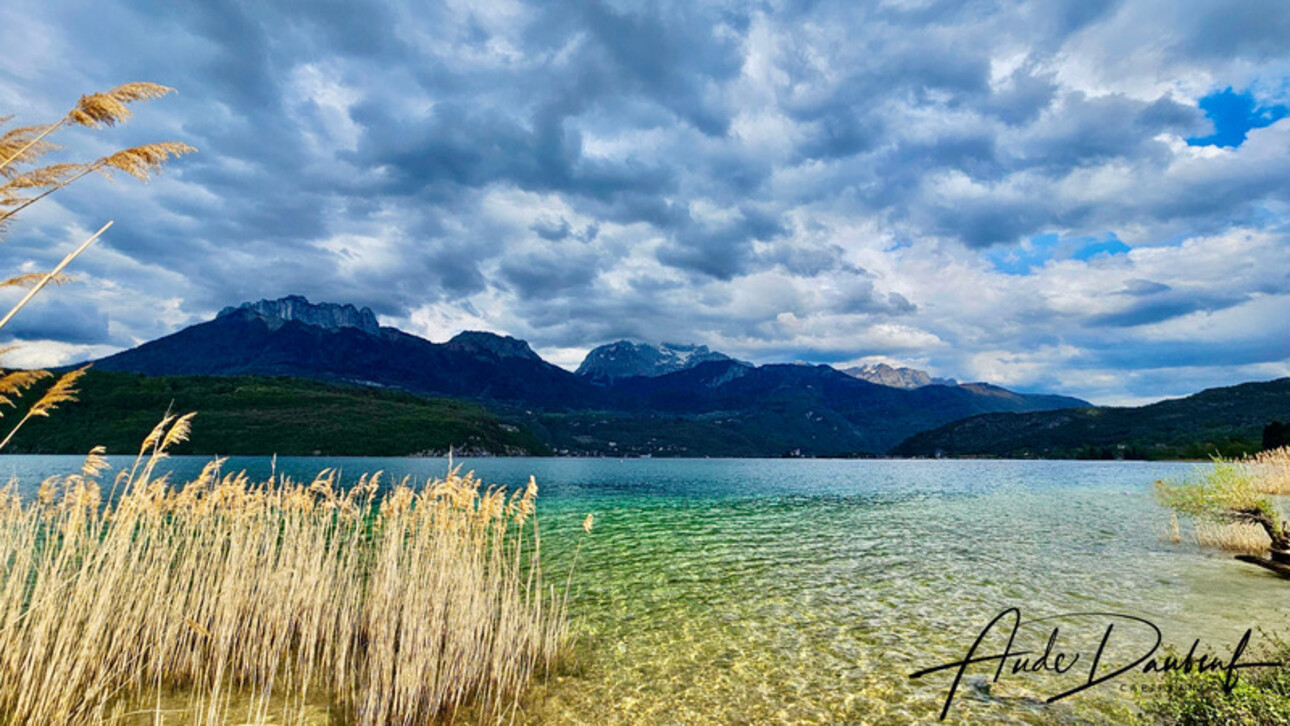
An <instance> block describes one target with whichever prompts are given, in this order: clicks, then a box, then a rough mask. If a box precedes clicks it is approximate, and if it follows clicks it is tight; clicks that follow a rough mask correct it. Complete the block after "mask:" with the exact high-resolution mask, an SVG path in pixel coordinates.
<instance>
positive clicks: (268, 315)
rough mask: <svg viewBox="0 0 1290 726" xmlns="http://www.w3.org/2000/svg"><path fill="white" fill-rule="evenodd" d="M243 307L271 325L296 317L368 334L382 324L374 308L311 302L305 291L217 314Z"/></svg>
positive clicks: (229, 309) (233, 310) (230, 309)
mask: <svg viewBox="0 0 1290 726" xmlns="http://www.w3.org/2000/svg"><path fill="white" fill-rule="evenodd" d="M241 311H247V312H250V313H252V314H254V315H258V316H260V317H262V318H264V319H265V320H266V321H268V322H269V324H270V327H272V328H277V327H281V326H282V324H283V323H286V322H287V321H289V320H295V321H298V322H301V323H304V324H306V325H313V326H315V327H318V328H325V329H328V330H336V329H338V328H358V329H359V330H362V331H363V332H365V333H368V334H369V335H379V334H380V332H381V325H380V323H378V322H377V321H376V314H375V313H373V312H372V309H371V308H356V307H354V306H353V305H338V304H336V303H317V304H315V303H311V302H309V300H307V299H306V298H305V297H304V296H303V295H288V296H286V297H282V298H278V299H277V300H260V301H257V302H245V303H242V304H241V305H238V306H237V307H231V306H230V307H226V308H224V309H223V310H221V311H220V312H219V315H217V316H216V317H217V318H222V317H225V316H228V315H233V314H234V313H238V312H241Z"/></svg>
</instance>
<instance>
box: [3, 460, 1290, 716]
mask: <svg viewBox="0 0 1290 726" xmlns="http://www.w3.org/2000/svg"><path fill="white" fill-rule="evenodd" d="M206 460H207V459H205V458H198V457H194V458H186V457H178V458H176V459H172V460H170V461H168V462H166V464H165V465H164V466H165V467H169V468H171V469H173V470H174V477H173V478H175V479H182V478H183V477H186V476H192V475H194V474H196V472H197V471H198V470H199V469H200V468H201V466H202V464H204V463H205V461H206ZM117 461H128V460H117ZM460 463H462V464H463V465H464V468H466V469H474V470H475V471H476V472H477V473H478V474H479V475H480V476H481V477H483V478H484V479H485V480H486V481H488V482H490V483H500V484H507V485H512V486H518V485H521V484H522V483H523V482H525V481H527V479H528V476H529V475H530V474H533V475H534V476H536V477H537V480H538V483H539V487H540V495H539V518H540V522H541V527H542V532H543V548H544V567H545V568H546V570H547V573H548V577H549V578H550V579H552V580H557V579H558V580H562V574H563V573H565V572H567V571H568V566H569V562H570V558H571V556H572V552H573V549H574V548H575V546H576V543H577V542H578V541H579V540H580V538H581V526H580V525H581V521H582V518H583V517H584V516H585V515H586V514H587V513H588V512H590V513H594V514H595V517H596V526H595V531H594V532H593V533H592V535H591V536H589V537H586V538H581V541H582V547H581V550H580V553H579V555H578V557H579V559H578V563H577V570H576V573H575V575H574V579H573V590H574V593H575V597H574V605H573V615H574V617H575V618H576V619H577V623H578V625H577V630H578V632H579V634H580V636H579V640H578V643H577V644H576V646H575V648H574V651H573V654H572V656H571V657H570V659H569V662H568V663H565V664H563V665H562V666H561V667H560V668H559V669H557V671H556V672H555V673H554V674H552V676H551V678H549V679H547V680H546V681H545V682H542V683H539V684H538V686H537V687H536V688H535V689H534V692H533V697H532V699H530V701H529V703H528V704H527V706H526V708H527V710H526V712H525V713H524V714H523V720H527V721H529V722H534V723H538V722H541V723H587V724H598V723H615V722H617V723H709V722H718V723H767V722H818V723H905V722H910V721H932V720H935V717H936V716H937V715H938V714H939V712H940V709H941V706H942V705H943V703H944V699H945V696H946V691H947V689H948V687H949V685H950V681H951V679H952V673H950V672H945V673H938V674H933V675H929V676H927V677H925V678H923V679H919V680H910V679H909V678H908V676H909V674H910V673H911V672H913V671H915V670H918V669H921V668H927V667H931V666H934V665H938V664H942V663H948V662H951V661H954V660H958V659H961V658H963V657H964V656H965V654H966V652H967V649H968V647H969V646H970V645H971V643H972V641H973V640H974V639H975V638H976V635H977V633H978V632H979V631H980V630H981V629H982V628H983V627H984V626H985V624H986V623H988V622H989V621H990V620H991V618H993V617H994V616H995V615H996V614H998V613H999V612H1000V611H1001V610H1003V609H1004V608H1007V607H1013V606H1015V607H1019V608H1021V609H1022V611H1023V613H1024V616H1025V617H1026V618H1027V619H1030V618H1037V617H1044V616H1051V615H1056V614H1060V613H1069V612H1091V611H1096V612H1113V613H1122V614H1126V615H1132V616H1136V617H1140V618H1145V619H1148V620H1150V621H1152V622H1153V623H1155V624H1156V625H1157V626H1159V627H1160V628H1161V630H1162V631H1163V633H1164V641H1165V643H1167V644H1174V645H1176V646H1177V647H1179V648H1181V649H1182V650H1183V651H1184V652H1185V651H1186V649H1187V647H1188V646H1189V645H1190V644H1191V641H1192V639H1194V638H1200V639H1202V649H1208V650H1210V651H1212V652H1214V653H1216V654H1218V655H1222V656H1226V655H1227V654H1229V653H1230V651H1231V648H1232V646H1233V645H1234V644H1235V643H1236V641H1237V639H1238V638H1239V637H1240V635H1241V634H1242V633H1243V632H1244V631H1245V629H1246V628H1249V627H1258V626H1261V627H1263V628H1264V629H1266V630H1269V631H1285V630H1290V627H1287V626H1288V625H1290V621H1288V620H1287V616H1288V615H1290V597H1288V596H1290V583H1287V582H1285V581H1282V580H1280V579H1278V578H1276V577H1273V576H1271V575H1267V574H1265V573H1263V572H1262V571H1259V570H1257V569H1256V568H1253V567H1251V566H1248V565H1243V564H1239V563H1236V562H1234V561H1232V560H1231V558H1230V557H1229V556H1227V555H1223V554H1218V553H1204V552H1200V551H1197V550H1196V549H1195V548H1194V547H1191V546H1187V545H1181V546H1179V545H1172V544H1169V543H1167V542H1164V541H1162V539H1161V534H1162V533H1163V531H1164V526H1165V523H1166V521H1167V516H1166V515H1164V513H1163V512H1161V511H1160V510H1159V509H1158V508H1157V507H1156V505H1155V504H1154V503H1153V501H1152V497H1151V484H1152V482H1153V481H1154V480H1156V479H1158V478H1163V477H1180V476H1185V475H1186V474H1188V473H1189V472H1190V471H1192V470H1193V469H1194V468H1195V467H1194V465H1190V464H1149V463H1132V462H1089V463H1084V462H1037V461H1016V462H1012V461H827V460H660V459H654V460H628V461H619V460H614V459H478V460H461V461H460ZM78 466H79V459H76V458H75V457H26V456H4V457H0V476H3V477H6V478H7V477H8V476H9V475H16V476H18V477H19V478H20V481H22V482H23V483H24V486H25V487H26V488H27V489H28V491H34V487H35V485H36V483H38V481H39V480H40V479H41V478H43V476H47V475H49V474H54V473H66V472H68V471H72V470H74V469H75V468H76V467H78ZM269 466H270V462H269V460H268V459H262V458H241V459H239V458H234V459H231V460H230V461H229V462H228V463H227V464H226V467H225V469H226V470H228V469H243V468H244V469H247V470H248V473H250V474H251V475H252V476H254V477H257V478H263V477H266V476H267V475H268V473H269ZM276 466H277V470H278V471H279V472H280V473H287V474H290V475H292V476H294V477H298V478H305V477H311V476H312V475H313V474H314V473H316V471H317V470H318V469H320V468H321V467H323V466H339V467H341V468H342V470H343V471H344V473H345V476H346V478H356V477H357V475H358V474H359V473H361V472H364V471H375V470H377V469H384V470H385V471H386V473H387V475H389V474H393V475H395V476H400V477H401V476H402V475H404V474H410V475H413V476H415V477H422V478H424V477H427V476H438V475H442V474H443V473H444V472H445V471H446V468H447V464H446V462H445V461H443V460H440V459H356V458H351V459H312V458H290V459H288V458H283V459H279V460H278V461H277V463H276ZM1107 623H1108V621H1107V620H1106V619H1104V618H1103V619H1096V618H1094V619H1085V620H1083V621H1078V620H1072V621H1065V622H1064V623H1063V624H1062V636H1061V644H1060V646H1059V647H1060V648H1061V649H1062V650H1066V651H1068V652H1071V653H1074V652H1077V651H1078V652H1081V653H1082V656H1081V657H1082V658H1083V659H1084V660H1083V661H1082V662H1083V663H1085V664H1086V663H1088V661H1089V660H1091V659H1092V657H1093V653H1094V651H1095V650H1096V647H1097V643H1098V641H1099V640H1100V638H1101V636H1102V634H1103V632H1104V630H1105V628H1106V625H1107ZM1047 635H1048V629H1043V630H1042V631H1041V630H1039V629H1038V628H1030V629H1025V630H1023V631H1022V634H1021V635H1019V636H1018V643H1019V645H1018V647H1022V645H1024V646H1025V647H1034V648H1037V649H1040V650H1042V647H1043V645H1044V641H1045V640H1046V639H1047ZM1144 637H1146V631H1144V630H1143V629H1142V628H1140V627H1139V628H1137V629H1134V628H1132V627H1130V626H1129V624H1128V623H1125V622H1119V623H1117V625H1116V632H1115V639H1114V641H1113V642H1112V644H1111V645H1110V646H1109V647H1108V650H1107V654H1106V655H1105V656H1104V658H1106V659H1107V660H1106V661H1105V662H1106V663H1116V664H1120V663H1127V662H1128V661H1131V660H1133V659H1134V658H1135V657H1136V654H1138V653H1140V652H1142V648H1143V642H1144V640H1143V638H1144ZM1259 640H1260V638H1259V636H1258V635H1257V634H1256V637H1255V642H1256V643H1257V642H1258V641H1259ZM1005 641H1006V633H1005V634H1003V635H1000V636H999V637H992V638H991V639H988V640H987V641H986V646H987V648H988V649H990V650H992V651H995V652H997V650H998V649H999V648H1001V647H1002V646H1003V644H1004V642H1005ZM1068 657H1069V656H1068ZM1117 657H1118V658H1119V660H1118V661H1117V660H1115V658H1117ZM1247 660H1248V659H1247ZM1083 668H1084V666H1083V665H1081V666H1080V668H1077V669H1076V670H1075V671H1073V672H1072V673H1071V674H1067V676H1063V677H1059V676H1055V675H1052V674H1046V673H1041V674H1034V675H1031V674H1019V675H1016V676H1013V675H1009V674H1005V676H1004V678H1003V679H1002V680H1001V684H1000V685H997V686H994V687H993V688H992V689H991V691H990V693H988V694H987V693H985V692H984V691H983V689H982V688H981V687H980V686H977V685H972V684H971V683H967V682H965V684H964V685H963V686H961V687H960V690H959V694H958V695H957V696H956V699H955V702H954V706H953V709H952V710H951V716H950V719H949V720H950V721H951V722H953V721H958V720H971V721H974V722H975V721H982V720H994V721H1016V720H1026V721H1035V722H1052V721H1072V722H1078V721H1111V722H1114V721H1116V720H1118V716H1119V715H1120V711H1119V709H1123V708H1125V707H1126V704H1127V703H1128V699H1127V697H1126V696H1125V694H1124V692H1123V687H1122V686H1123V684H1124V683H1125V681H1124V680H1123V679H1121V680H1117V681H1114V682H1110V683H1107V684H1104V685H1102V686H1099V687H1096V688H1094V689H1091V690H1089V691H1087V692H1085V693H1083V694H1080V695H1077V696H1074V697H1072V698H1070V699H1067V700H1065V701H1062V702H1060V703H1058V704H1055V705H1053V706H1043V705H1041V703H1040V701H1041V700H1042V698H1046V697H1047V696H1050V695H1053V694H1055V693H1058V692H1060V691H1062V690H1065V689H1066V688H1069V687H1072V686H1074V685H1076V684H1077V683H1078V678H1075V677H1074V673H1075V672H1081V673H1084V674H1085V676H1086V673H1087V672H1086V671H1085V670H1083ZM992 673H993V667H992V666H984V665H977V666H974V667H972V668H971V669H969V670H968V676H967V679H966V680H967V681H974V682H977V681H981V680H982V678H984V677H986V676H989V675H992Z"/></svg>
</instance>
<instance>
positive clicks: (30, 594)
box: [0, 417, 568, 725]
mask: <svg viewBox="0 0 1290 726" xmlns="http://www.w3.org/2000/svg"><path fill="white" fill-rule="evenodd" d="M188 420H189V417H180V418H178V419H171V418H168V419H167V422H166V426H165V427H161V428H163V429H164V430H162V431H161V432H159V433H157V435H156V436H154V437H150V438H152V439H153V441H152V442H151V443H150V444H149V445H148V446H145V447H144V450H143V451H142V452H141V454H140V457H139V459H138V460H136V465H135V466H134V467H132V469H131V470H127V471H123V472H121V473H120V474H118V475H117V481H116V484H115V485H114V487H119V489H120V491H121V495H120V497H119V498H118V499H117V500H116V501H109V502H108V503H107V504H106V505H104V504H103V503H102V501H103V496H102V494H101V492H102V489H103V485H102V484H101V483H100V482H99V480H98V476H99V474H100V473H101V472H102V470H103V466H104V463H105V462H104V461H103V459H102V458H101V453H102V451H101V450H98V449H96V450H95V451H94V452H91V455H90V457H89V458H87V460H86V463H85V466H84V467H83V469H82V471H81V472H79V473H77V474H72V475H69V476H66V477H62V478H55V479H50V480H47V481H46V482H45V483H44V484H43V485H42V488H41V492H40V493H39V495H38V496H37V498H36V499H35V501H33V502H27V503H25V502H22V501H21V500H20V499H19V497H18V496H17V494H16V491H15V488H14V484H13V483H10V485H9V486H7V487H5V488H3V489H0V714H3V715H0V723H3V724H20V723H22V724H25V723H65V724H91V723H101V722H107V721H109V720H111V719H113V718H116V717H118V716H121V715H122V714H124V713H134V714H136V715H137V714H139V713H141V712H143V713H147V712H153V711H157V712H159V711H163V710H174V709H163V708H162V706H161V697H162V694H163V693H173V692H175V691H176V690H178V691H179V692H181V693H184V694H186V696H185V697H184V706H183V708H182V709H181V710H183V711H185V713H184V714H183V721H184V722H186V723H195V724H221V723H226V722H229V721H239V722H243V721H245V722H252V723H262V722H267V721H270V720H273V721H275V722H278V721H280V722H284V723H285V722H300V721H301V720H302V719H303V718H304V714H305V713H306V711H307V710H308V708H309V706H310V704H314V705H315V706H316V704H317V703H318V702H319V701H325V702H330V703H332V704H334V705H335V707H336V708H337V709H339V711H340V712H341V713H342V714H343V715H344V717H345V718H346V719H347V720H348V721H350V722H352V723H355V724H363V725H367V724H371V725H376V724H414V723H417V724H419V723H426V722H428V721H430V720H432V719H434V718H437V717H439V716H440V715H442V714H446V713H452V712H454V711H455V710H456V709H458V708H459V707H461V706H463V705H466V704H471V707H472V708H474V709H478V712H479V713H482V714H486V716H487V717H490V718H497V719H503V718H509V717H511V716H513V715H514V714H515V711H516V709H517V708H518V704H519V697H520V694H521V693H522V691H523V689H524V687H525V685H526V684H527V682H528V681H529V679H530V677H531V676H532V675H533V673H534V671H535V669H537V668H539V667H540V666H543V665H544V664H549V663H550V662H551V660H552V659H553V658H554V657H555V655H556V653H557V651H558V650H559V649H560V647H561V645H562V643H563V642H564V641H565V639H566V635H567V616H566V612H567V597H568V592H567V590H566V591H565V593H563V594H560V593H557V592H555V591H548V590H546V589H544V588H547V587H549V586H547V585H545V584H544V581H543V579H542V575H541V568H540V566H539V556H540V539H539V537H538V533H537V522H536V520H535V519H534V518H533V514H534V511H535V507H534V505H535V498H536V495H537V487H536V484H535V483H533V482H532V481H530V485H529V486H528V487H526V488H525V489H524V490H523V491H521V492H516V493H513V494H508V493H507V492H505V491H503V490H500V489H481V486H480V482H479V481H478V480H477V479H475V478H474V476H473V474H469V473H468V474H465V475H461V474H460V473H459V471H458V470H453V471H452V472H451V473H450V474H449V476H448V477H447V478H446V479H443V480H437V481H431V482H428V483H426V484H425V485H423V486H413V485H411V484H410V483H409V482H408V481H407V480H405V481H403V482H400V483H397V484H394V485H393V486H392V487H390V488H388V490H384V491H383V493H382V489H381V486H380V482H379V473H378V475H374V476H372V477H366V476H365V477H363V478H362V479H361V480H360V482H359V484H358V486H356V487H353V488H352V489H350V490H348V491H338V490H337V489H336V484H337V482H336V474H335V472H331V471H323V472H322V473H320V474H319V475H318V477H316V478H315V479H314V481H312V482H309V483H308V484H305V483H301V482H293V481H290V480H287V479H283V480H281V481H276V482H262V483H252V482H250V481H249V480H248V479H247V477H246V476H245V475H244V474H234V473H227V474H225V473H221V471H220V464H221V462H218V461H216V462H212V464H211V465H209V466H208V467H206V469H205V470H203V472H202V474H201V475H200V476H199V477H198V478H197V479H195V480H193V481H191V482H188V483H187V484H185V485H183V486H182V487H177V486H170V485H169V484H168V483H167V482H165V481H164V478H163V479H160V480H158V479H153V478H152V473H153V471H154V469H153V466H152V464H153V463H155V460H156V459H157V457H159V456H161V455H164V453H165V447H166V446H168V445H170V444H173V443H175V442H176V441H178V440H182V438H183V437H184V436H186V434H187V431H186V428H187V425H188ZM111 496H112V495H109V497H108V498H109V500H110V499H111ZM235 691H236V692H237V693H238V694H239V698H237V699H234V698H233V694H234V692H235ZM247 694H249V698H243V696H246V695H247ZM171 700H172V701H173V699H171ZM234 704H237V705H234Z"/></svg>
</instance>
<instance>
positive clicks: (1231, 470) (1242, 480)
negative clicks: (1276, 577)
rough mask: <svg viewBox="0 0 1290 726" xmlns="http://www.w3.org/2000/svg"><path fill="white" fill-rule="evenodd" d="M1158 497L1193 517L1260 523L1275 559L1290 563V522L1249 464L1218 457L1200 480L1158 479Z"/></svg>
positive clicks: (1213, 520)
mask: <svg viewBox="0 0 1290 726" xmlns="http://www.w3.org/2000/svg"><path fill="white" fill-rule="evenodd" d="M1156 497H1157V499H1159V500H1160V502H1161V503H1162V504H1163V505H1165V506H1166V507H1169V508H1170V509H1172V510H1174V512H1176V513H1178V514H1181V515H1184V516H1189V517H1192V518H1193V519H1198V520H1207V521H1212V522H1226V523H1232V522H1241V523H1248V524H1255V525H1258V526H1259V527H1261V528H1262V529H1263V531H1264V532H1266V533H1267V535H1268V538H1269V539H1270V540H1272V544H1271V547H1270V551H1271V554H1272V559H1273V560H1276V561H1278V562H1286V563H1290V525H1287V523H1286V522H1285V521H1284V520H1282V519H1281V517H1280V514H1279V512H1278V511H1277V508H1276V507H1275V506H1274V505H1273V503H1272V501H1271V500H1270V499H1268V498H1267V497H1266V496H1264V495H1263V494H1261V493H1260V492H1259V491H1258V487H1257V486H1256V484H1255V481H1254V478H1253V475H1252V474H1251V472H1250V471H1249V469H1248V468H1247V467H1244V466H1241V465H1240V464H1237V463H1234V462H1230V461H1223V460H1221V459H1215V460H1214V466H1213V468H1212V469H1210V470H1208V471H1207V472H1205V473H1204V474H1203V475H1201V477H1200V478H1199V480H1198V481H1191V482H1183V483H1171V482H1165V481H1157V482H1156Z"/></svg>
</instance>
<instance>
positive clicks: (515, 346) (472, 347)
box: [446, 330, 542, 361]
mask: <svg viewBox="0 0 1290 726" xmlns="http://www.w3.org/2000/svg"><path fill="white" fill-rule="evenodd" d="M446 345H447V346H448V347H449V348H451V349H453V350H460V351H465V352H469V353H474V354H479V353H491V354H493V355H495V356H497V357H498V358H523V359H525V360H536V361H540V360H542V358H541V357H540V356H538V354H537V353H534V352H533V349H532V348H530V347H529V344H528V343H527V342H526V341H523V340H520V339H519V338H513V337H511V336H509V335H498V334H497V333H490V332H488V331H485V330H463V331H461V332H460V333H457V334H456V335H454V336H453V337H452V340H449V341H448V342H447V343H446Z"/></svg>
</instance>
